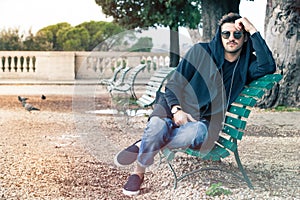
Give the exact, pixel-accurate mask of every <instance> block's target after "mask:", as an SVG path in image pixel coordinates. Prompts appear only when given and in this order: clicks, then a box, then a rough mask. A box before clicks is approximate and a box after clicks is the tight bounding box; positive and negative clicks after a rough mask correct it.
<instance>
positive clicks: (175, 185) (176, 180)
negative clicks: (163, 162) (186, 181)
mask: <svg viewBox="0 0 300 200" xmlns="http://www.w3.org/2000/svg"><path fill="white" fill-rule="evenodd" d="M168 165H169V167H170V169H171V171H172V172H173V175H174V189H176V188H177V182H178V178H177V174H176V172H175V170H174V168H173V166H172V164H171V163H170V162H169V161H168Z"/></svg>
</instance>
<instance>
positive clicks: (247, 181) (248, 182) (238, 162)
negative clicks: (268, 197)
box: [234, 149, 253, 189]
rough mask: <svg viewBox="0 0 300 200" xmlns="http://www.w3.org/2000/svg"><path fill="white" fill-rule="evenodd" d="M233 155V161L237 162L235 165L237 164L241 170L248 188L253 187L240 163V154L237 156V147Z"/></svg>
mask: <svg viewBox="0 0 300 200" xmlns="http://www.w3.org/2000/svg"><path fill="white" fill-rule="evenodd" d="M234 157H235V161H236V163H237V165H238V167H239V169H240V171H241V173H242V175H243V177H244V181H245V182H246V183H247V185H248V187H249V188H251V189H253V186H252V183H251V181H250V179H249V177H248V175H247V173H246V171H245V169H244V167H243V165H242V162H241V160H240V156H239V153H238V150H237V149H236V150H235V152H234Z"/></svg>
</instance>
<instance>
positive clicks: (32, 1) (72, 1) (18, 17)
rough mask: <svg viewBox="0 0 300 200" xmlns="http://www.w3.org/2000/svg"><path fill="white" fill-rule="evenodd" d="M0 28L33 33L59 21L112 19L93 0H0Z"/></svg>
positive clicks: (74, 23) (75, 21) (73, 22)
mask: <svg viewBox="0 0 300 200" xmlns="http://www.w3.org/2000/svg"><path fill="white" fill-rule="evenodd" d="M0 8H1V12H0V29H8V28H18V29H19V30H20V31H25V32H28V30H29V29H31V30H32V32H33V33H36V32H37V31H38V30H40V29H41V28H44V27H46V26H48V25H53V24H57V23H60V22H68V23H70V24H71V25H72V26H75V25H78V24H80V23H82V22H89V21H91V20H94V21H111V18H110V19H107V18H106V17H105V15H104V14H102V12H101V7H100V6H98V5H97V4H96V3H95V0H0Z"/></svg>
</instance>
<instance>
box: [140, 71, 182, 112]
mask: <svg viewBox="0 0 300 200" xmlns="http://www.w3.org/2000/svg"><path fill="white" fill-rule="evenodd" d="M175 69H176V68H171V67H163V68H159V69H158V70H157V71H156V72H155V73H154V74H153V75H152V76H151V78H150V80H149V82H148V83H147V85H146V90H145V93H144V94H143V95H142V96H141V97H140V98H138V100H137V101H136V102H137V104H138V105H139V106H140V107H142V108H146V107H149V106H152V105H153V104H154V102H155V97H156V93H157V92H158V91H160V90H161V89H162V87H163V85H164V83H165V81H166V80H167V79H168V78H169V77H170V75H171V74H172V73H173V72H174V70H175Z"/></svg>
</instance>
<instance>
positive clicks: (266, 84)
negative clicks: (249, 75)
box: [249, 81, 274, 90]
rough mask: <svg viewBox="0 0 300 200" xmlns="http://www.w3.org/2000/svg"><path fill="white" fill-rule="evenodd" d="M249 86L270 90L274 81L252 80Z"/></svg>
mask: <svg viewBox="0 0 300 200" xmlns="http://www.w3.org/2000/svg"><path fill="white" fill-rule="evenodd" d="M249 86H250V87H255V88H262V89H267V90H270V89H272V87H273V86H274V83H273V82H269V81H253V82H251V83H250V84H249Z"/></svg>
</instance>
